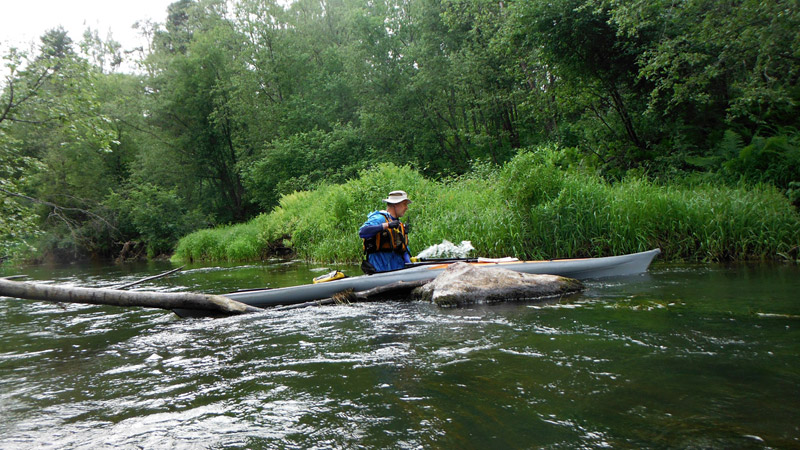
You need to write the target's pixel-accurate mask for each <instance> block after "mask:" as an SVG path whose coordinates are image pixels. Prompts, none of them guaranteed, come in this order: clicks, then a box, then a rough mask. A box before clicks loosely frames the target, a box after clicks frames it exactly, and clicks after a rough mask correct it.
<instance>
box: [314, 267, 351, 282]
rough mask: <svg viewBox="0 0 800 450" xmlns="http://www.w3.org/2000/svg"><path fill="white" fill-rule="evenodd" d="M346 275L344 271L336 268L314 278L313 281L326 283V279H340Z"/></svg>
mask: <svg viewBox="0 0 800 450" xmlns="http://www.w3.org/2000/svg"><path fill="white" fill-rule="evenodd" d="M345 276H346V275H345V274H344V272H339V271H338V270H334V271H333V272H329V273H326V274H325V275H320V276H318V277H316V278H314V280H313V283H314V284H317V283H324V282H326V281H333V280H338V279H340V278H344V277H345Z"/></svg>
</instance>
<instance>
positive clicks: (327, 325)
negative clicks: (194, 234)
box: [0, 261, 800, 449]
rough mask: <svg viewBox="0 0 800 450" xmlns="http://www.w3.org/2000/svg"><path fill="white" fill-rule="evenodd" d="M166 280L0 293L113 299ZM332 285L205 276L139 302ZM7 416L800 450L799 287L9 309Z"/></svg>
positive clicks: (284, 440) (11, 436)
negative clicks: (290, 305)
mask: <svg viewBox="0 0 800 450" xmlns="http://www.w3.org/2000/svg"><path fill="white" fill-rule="evenodd" d="M169 268H171V265H170V264H169V263H150V264H142V265H125V266H113V265H108V266H97V265H86V266H82V265H71V266H66V267H32V268H27V269H23V270H16V271H11V270H10V269H5V271H4V272H3V273H0V275H10V274H12V273H25V274H27V275H28V276H29V279H32V280H40V281H46V282H55V283H60V284H69V285H76V286H89V287H99V286H111V285H115V284H119V283H122V282H125V281H131V280H135V279H138V278H143V277H145V276H148V275H153V274H156V273H159V272H163V271H165V270H168V269H169ZM332 268H335V267H333V266H326V267H323V266H319V265H309V264H305V263H302V262H291V261H270V262H266V263H263V264H252V265H245V266H237V265H226V266H213V267H203V266H193V267H187V268H185V269H184V270H183V271H182V272H180V273H178V274H175V275H173V276H170V277H168V278H163V279H159V280H154V281H152V282H149V283H146V284H143V285H141V286H137V287H136V289H148V290H159V291H172V292H174V291H197V292H214V293H224V292H229V291H232V290H236V289H245V288H255V287H263V286H269V287H278V286H288V285H293V284H300V283H304V282H307V281H308V280H310V279H311V278H312V277H314V276H316V275H319V274H320V273H324V271H325V270H330V269H332ZM344 269H345V271H346V272H347V273H350V274H356V273H357V271H358V270H357V269H356V268H355V267H346V268H344ZM0 417H2V420H0V448H1V449H30V448H39V449H96V448H146V449H151V448H152V449H156V448H158V449H161V448H176V449H182V448H209V449H262V448H264V449H267V448H281V449H283V448H287V449H294V448H298V449H311V448H320V449H322V448H347V449H350V448H365V449H373V448H374V449H378V448H379V449H385V448H397V449H416V448H426V449H427V448H452V449H472V448H474V449H483V448H548V449H575V448H631V449H633V448H637V449H638V448H798V447H800V268H799V267H798V266H797V265H796V264H760V265H733V266H725V265H667V264H663V263H656V264H654V266H653V267H651V269H650V271H649V273H647V274H645V275H640V276H634V277H624V278H614V279H605V280H595V281H590V282H587V290H586V291H585V292H583V293H581V294H577V295H572V296H569V297H564V298H561V299H557V300H549V301H547V302H523V303H519V302H517V303H502V304H493V305H483V306H475V307H469V308H460V309H441V308H438V307H436V306H433V305H430V304H426V303H421V302H380V303H360V304H353V305H332V306H319V307H310V308H305V309H299V310H288V311H270V310H266V311H264V312H263V313H257V314H252V315H246V316H239V317H231V318H223V319H180V318H178V317H177V316H175V315H174V314H173V313H171V312H168V311H161V310H152V309H142V308H130V309H124V308H117V307H98V306H86V305H57V304H51V303H43V302H33V301H28V300H17V299H7V298H0Z"/></svg>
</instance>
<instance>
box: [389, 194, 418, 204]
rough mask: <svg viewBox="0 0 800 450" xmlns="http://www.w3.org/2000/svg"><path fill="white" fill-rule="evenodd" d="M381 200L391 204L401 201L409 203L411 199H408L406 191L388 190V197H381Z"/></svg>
mask: <svg viewBox="0 0 800 450" xmlns="http://www.w3.org/2000/svg"><path fill="white" fill-rule="evenodd" d="M383 201H384V202H386V203H391V204H396V203H403V202H408V203H411V200H409V199H408V194H406V191H392V192H389V197H387V198H385V199H383Z"/></svg>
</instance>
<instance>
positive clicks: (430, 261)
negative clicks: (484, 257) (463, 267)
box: [406, 258, 478, 267]
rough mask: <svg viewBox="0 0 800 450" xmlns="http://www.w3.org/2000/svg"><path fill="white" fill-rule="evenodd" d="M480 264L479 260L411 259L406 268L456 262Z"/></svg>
mask: <svg viewBox="0 0 800 450" xmlns="http://www.w3.org/2000/svg"><path fill="white" fill-rule="evenodd" d="M459 261H461V262H478V258H411V262H410V263H406V267H416V266H425V265H433V264H451V263H455V262H459Z"/></svg>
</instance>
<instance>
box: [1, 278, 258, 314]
mask: <svg viewBox="0 0 800 450" xmlns="http://www.w3.org/2000/svg"><path fill="white" fill-rule="evenodd" d="M0 296H4V297H14V298H22V299H27V300H44V301H48V302H57V303H82V304H89V305H110V306H123V307H125V306H141V307H144V308H161V309H168V310H172V309H195V310H202V311H212V312H215V313H220V314H225V315H236V314H247V313H251V312H260V311H262V310H261V309H260V308H256V307H254V306H250V305H246V304H244V303H241V302H237V301H235V300H231V299H229V298H227V297H223V296H221V295H213V294H198V293H194V292H145V291H119V290H114V289H95V288H83V287H66V286H54V285H49V284H40V283H23V282H19V281H10V280H7V279H0Z"/></svg>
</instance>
